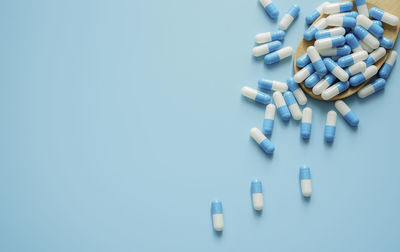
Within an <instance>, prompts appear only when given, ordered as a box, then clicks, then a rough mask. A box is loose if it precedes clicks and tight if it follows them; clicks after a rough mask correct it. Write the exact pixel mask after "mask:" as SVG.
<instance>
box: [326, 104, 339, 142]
mask: <svg viewBox="0 0 400 252" xmlns="http://www.w3.org/2000/svg"><path fill="white" fill-rule="evenodd" d="M336 119H337V114H336V112H335V111H333V110H331V111H329V112H328V114H327V115H326V123H325V130H324V138H325V141H326V142H328V143H331V142H333V140H334V139H335V133H336Z"/></svg>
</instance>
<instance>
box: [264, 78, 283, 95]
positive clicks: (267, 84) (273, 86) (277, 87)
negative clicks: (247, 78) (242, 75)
mask: <svg viewBox="0 0 400 252" xmlns="http://www.w3.org/2000/svg"><path fill="white" fill-rule="evenodd" d="M258 88H260V89H265V90H268V91H279V92H282V93H283V92H286V91H287V90H288V86H287V84H286V83H285V82H280V81H275V80H267V79H259V80H258Z"/></svg>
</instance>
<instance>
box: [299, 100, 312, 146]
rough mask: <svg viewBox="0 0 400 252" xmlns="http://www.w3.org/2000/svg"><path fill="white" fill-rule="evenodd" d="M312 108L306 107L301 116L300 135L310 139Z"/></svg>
mask: <svg viewBox="0 0 400 252" xmlns="http://www.w3.org/2000/svg"><path fill="white" fill-rule="evenodd" d="M311 123H312V109H311V108H309V107H306V108H304V109H303V117H302V118H301V126H300V135H301V138H303V139H309V138H310V136H311Z"/></svg>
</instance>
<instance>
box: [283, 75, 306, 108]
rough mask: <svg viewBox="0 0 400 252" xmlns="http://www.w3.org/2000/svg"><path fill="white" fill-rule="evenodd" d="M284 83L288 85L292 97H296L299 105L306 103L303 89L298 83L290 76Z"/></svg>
mask: <svg viewBox="0 0 400 252" xmlns="http://www.w3.org/2000/svg"><path fill="white" fill-rule="evenodd" d="M286 83H287V85H288V87H289V90H290V91H291V92H292V93H293V95H294V97H296V100H297V102H298V103H299V104H300V105H304V104H306V103H307V97H306V95H305V94H304V92H303V90H302V89H301V88H300V86H299V84H297V83H296V82H295V81H294V79H293V78H292V77H289V78H288V79H287V80H286Z"/></svg>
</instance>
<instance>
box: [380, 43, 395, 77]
mask: <svg viewBox="0 0 400 252" xmlns="http://www.w3.org/2000/svg"><path fill="white" fill-rule="evenodd" d="M396 60H397V52H396V51H394V50H392V51H391V52H390V53H389V55H388V56H387V58H386V61H385V63H384V64H383V66H382V67H381V69H380V70H379V77H380V78H383V79H385V80H386V79H387V78H388V77H389V75H390V73H391V72H392V68H393V65H394V63H396Z"/></svg>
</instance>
